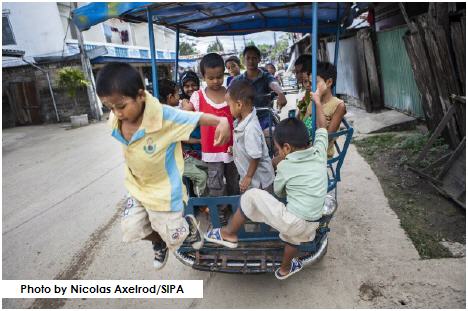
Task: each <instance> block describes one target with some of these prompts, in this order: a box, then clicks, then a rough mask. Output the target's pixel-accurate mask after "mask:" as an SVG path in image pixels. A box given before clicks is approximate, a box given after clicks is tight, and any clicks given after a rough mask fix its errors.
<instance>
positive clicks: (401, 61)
mask: <svg viewBox="0 0 468 311" xmlns="http://www.w3.org/2000/svg"><path fill="white" fill-rule="evenodd" d="M407 30H408V28H407V27H406V26H405V27H399V28H396V29H391V30H388V31H382V32H378V33H377V50H378V53H379V54H378V55H379V63H380V74H381V79H382V88H383V90H382V92H383V97H384V104H385V107H388V108H391V109H395V110H398V111H401V112H404V113H407V114H409V115H411V116H414V117H417V118H424V113H423V110H422V106H421V94H420V93H419V90H418V87H417V86H416V82H415V81H414V76H413V71H412V70H411V64H410V61H409V58H408V54H407V52H406V49H405V44H404V42H403V39H402V38H403V35H404V34H405V32H406V31H407Z"/></svg>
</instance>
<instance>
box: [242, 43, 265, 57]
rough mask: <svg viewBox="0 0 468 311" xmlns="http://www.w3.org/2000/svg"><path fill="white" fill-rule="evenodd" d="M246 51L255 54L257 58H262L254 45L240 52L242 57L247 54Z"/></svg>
mask: <svg viewBox="0 0 468 311" xmlns="http://www.w3.org/2000/svg"><path fill="white" fill-rule="evenodd" d="M248 51H252V52H255V54H257V56H258V58H262V53H261V52H260V50H259V49H258V48H257V47H256V46H255V45H249V46H246V47H245V49H244V51H243V52H242V56H244V57H245V54H247V52H248Z"/></svg>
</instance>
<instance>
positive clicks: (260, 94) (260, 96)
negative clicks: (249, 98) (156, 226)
mask: <svg viewBox="0 0 468 311" xmlns="http://www.w3.org/2000/svg"><path fill="white" fill-rule="evenodd" d="M259 71H260V72H259V74H258V76H257V77H256V78H255V79H254V80H250V79H249V78H247V71H246V72H244V73H243V74H241V75H239V76H237V77H236V78H235V79H236V80H237V79H241V80H248V81H250V82H252V85H253V86H254V88H255V94H256V96H255V99H254V107H255V108H258V107H268V106H269V105H270V104H271V99H270V98H269V97H267V96H265V95H267V94H270V93H271V92H272V89H271V88H270V83H271V82H273V81H276V79H275V78H274V77H273V76H272V75H271V74H270V73H269V72H265V71H263V70H260V69H259ZM257 116H258V118H259V119H262V118H264V117H265V116H268V113H267V112H266V111H257Z"/></svg>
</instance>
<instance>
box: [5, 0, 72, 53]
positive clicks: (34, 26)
mask: <svg viewBox="0 0 468 311" xmlns="http://www.w3.org/2000/svg"><path fill="white" fill-rule="evenodd" d="M2 10H3V12H5V10H8V11H9V14H8V16H9V19H10V24H11V28H12V31H13V35H14V37H15V40H16V45H5V46H3V48H4V49H16V50H23V51H25V52H26V54H25V55H26V56H36V55H41V54H46V53H51V52H56V51H60V50H62V44H63V37H64V35H65V30H64V29H63V26H62V22H61V20H60V14H59V10H58V8H57V4H56V3H55V2H46V3H44V2H42V3H40V2H36V3H14V2H3V3H2Z"/></svg>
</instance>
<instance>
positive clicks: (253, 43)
mask: <svg viewBox="0 0 468 311" xmlns="http://www.w3.org/2000/svg"><path fill="white" fill-rule="evenodd" d="M251 45H252V46H257V45H256V44H255V42H253V40H250V41H248V42H247V45H246V46H251Z"/></svg>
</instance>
